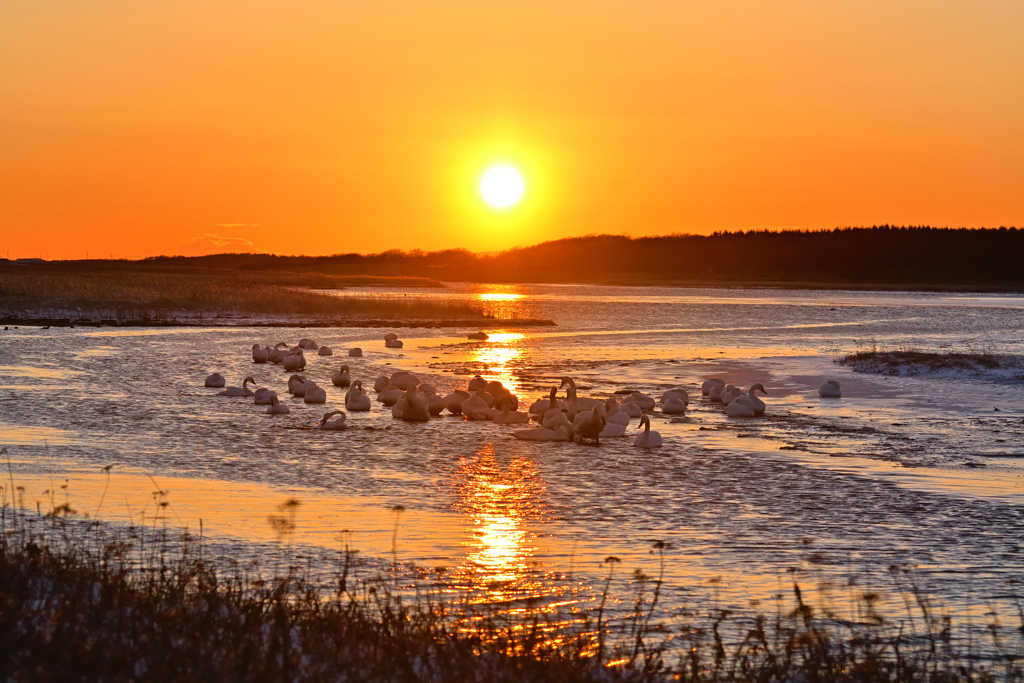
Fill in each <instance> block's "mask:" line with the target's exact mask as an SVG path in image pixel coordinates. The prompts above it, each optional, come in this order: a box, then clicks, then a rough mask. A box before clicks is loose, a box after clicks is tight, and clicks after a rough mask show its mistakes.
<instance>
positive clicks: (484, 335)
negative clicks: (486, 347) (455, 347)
mask: <svg viewBox="0 0 1024 683" xmlns="http://www.w3.org/2000/svg"><path fill="white" fill-rule="evenodd" d="M466 339H478V340H480V341H487V340H488V339H490V337H489V336H487V333H486V332H470V333H469V334H467V335H466Z"/></svg>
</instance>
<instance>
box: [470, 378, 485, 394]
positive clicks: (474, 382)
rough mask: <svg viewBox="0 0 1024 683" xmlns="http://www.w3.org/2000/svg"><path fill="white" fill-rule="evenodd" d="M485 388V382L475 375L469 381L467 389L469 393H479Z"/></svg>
mask: <svg viewBox="0 0 1024 683" xmlns="http://www.w3.org/2000/svg"><path fill="white" fill-rule="evenodd" d="M486 386H487V380H485V379H484V378H483V377H481V376H480V375H476V376H475V377H474V378H473V379H471V380H469V386H468V387H467V388H468V389H469V391H470V392H473V391H480V390H481V389H483V388H485V387H486Z"/></svg>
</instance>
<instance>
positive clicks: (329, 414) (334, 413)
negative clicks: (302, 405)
mask: <svg viewBox="0 0 1024 683" xmlns="http://www.w3.org/2000/svg"><path fill="white" fill-rule="evenodd" d="M335 415H341V419H342V421H344V419H345V417H346V415H345V411H343V410H332V411H331V412H329V413H326V414H325V415H324V416H323V418H321V420H320V422H319V423H318V424H324V423H325V422H327V421H328V420H329V419H331V418H332V417H334V416H335Z"/></svg>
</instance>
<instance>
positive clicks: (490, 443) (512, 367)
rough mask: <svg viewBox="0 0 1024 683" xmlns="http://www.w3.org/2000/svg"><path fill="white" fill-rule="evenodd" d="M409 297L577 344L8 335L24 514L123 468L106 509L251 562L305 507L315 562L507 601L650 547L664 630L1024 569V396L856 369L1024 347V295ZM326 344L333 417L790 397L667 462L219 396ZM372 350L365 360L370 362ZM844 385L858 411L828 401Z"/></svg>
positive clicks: (443, 336) (160, 332) (952, 591)
mask: <svg viewBox="0 0 1024 683" xmlns="http://www.w3.org/2000/svg"><path fill="white" fill-rule="evenodd" d="M359 293H360V292H359V290H348V291H346V292H342V293H341V295H351V294H359ZM395 293H396V294H403V293H404V292H401V291H396V292H395ZM409 295H410V296H444V297H448V298H452V297H463V298H467V299H475V300H478V301H481V302H482V303H483V305H484V306H485V307H487V308H488V310H490V311H491V312H493V313H495V314H498V315H501V316H505V317H524V318H550V319H553V320H555V321H556V322H557V323H558V327H555V328H539V329H510V330H504V331H502V330H493V332H494V334H492V337H491V339H490V340H489V341H487V342H468V341H467V340H466V339H465V333H466V332H467V331H470V330H455V331H452V330H447V331H446V330H420V329H407V330H399V332H400V334H401V335H402V337H403V338H404V339H405V348H404V349H402V350H395V349H385V348H384V347H383V342H382V341H379V337H381V336H382V335H383V332H384V330H366V329H315V330H303V329H274V330H255V329H156V330H142V329H139V330H136V329H132V330H117V329H98V330H97V329H89V328H85V329H82V328H79V329H74V330H70V329H57V328H54V329H50V330H40V329H20V330H10V331H7V332H4V333H2V334H3V337H2V338H0V339H2V343H0V389H2V393H0V443H2V444H6V445H9V446H10V449H9V450H10V453H11V455H12V458H13V462H12V468H13V475H14V476H15V478H16V479H18V480H19V483H22V484H24V485H25V487H26V500H27V502H26V504H27V505H29V506H30V507H34V505H35V502H34V501H36V500H40V499H42V498H43V497H42V495H41V491H42V490H43V489H44V488H51V489H52V488H53V482H54V480H55V479H60V478H63V477H69V478H70V483H69V489H68V490H69V492H70V493H69V495H71V496H75V497H77V498H75V500H78V501H80V505H79V507H82V508H84V509H92V508H93V506H94V505H95V504H96V502H97V495H98V493H99V491H100V490H102V487H103V486H104V485H105V481H106V479H105V477H103V476H100V475H99V474H98V472H99V468H100V467H103V466H106V465H111V464H112V465H114V472H116V473H119V474H118V475H117V476H116V477H115V478H114V479H113V480H112V481H113V484H112V487H113V488H112V492H111V494H110V495H111V498H110V500H116V501H117V504H116V505H112V504H107V505H106V506H105V508H104V509H103V510H102V514H101V516H102V517H104V518H106V519H109V520H111V521H119V520H120V521H128V520H129V519H131V520H133V521H135V522H138V519H139V516H140V515H142V514H144V513H145V512H146V510H150V511H151V510H152V508H147V506H149V505H151V502H152V501H151V500H150V498H151V490H152V488H153V487H152V485H151V484H150V483H149V479H148V475H150V474H152V475H153V476H154V477H155V478H156V479H157V480H158V481H159V482H160V486H162V487H166V488H168V489H170V490H171V494H170V500H171V502H172V505H171V509H172V510H173V511H174V514H175V515H176V516H177V518H178V520H180V521H181V522H182V523H189V524H191V525H192V526H193V528H194V527H195V520H197V519H198V518H199V517H202V518H204V522H205V525H206V527H207V529H209V530H211V532H212V533H214V534H215V535H219V537H220V538H222V539H224V540H225V542H227V541H231V540H232V539H234V540H235V541H236V542H238V541H240V542H243V545H241V546H238V547H239V548H245V547H250V548H251V547H257V546H259V544H264V543H270V542H271V541H272V540H273V538H274V537H273V535H272V533H271V530H270V528H269V526H268V525H267V523H266V519H267V515H268V514H273V512H274V510H275V507H276V505H277V504H278V503H280V502H281V501H282V500H283V499H285V498H287V497H296V498H298V499H299V500H301V501H302V502H303V505H302V507H301V508H300V512H299V514H298V517H297V521H298V524H299V529H298V531H297V533H296V535H295V537H294V539H293V540H294V541H295V542H296V543H298V544H300V546H301V547H305V548H306V549H307V551H308V552H309V553H313V554H315V553H322V552H324V549H325V548H336V547H337V544H338V540H337V539H338V536H339V533H340V532H341V530H343V529H345V530H348V533H347V534H346V538H350V539H351V542H352V543H353V545H354V546H355V547H356V548H359V549H360V550H361V551H362V552H363V554H364V555H365V556H367V557H368V558H370V561H371V562H378V563H379V566H381V567H390V566H391V563H392V562H393V561H396V560H397V561H398V562H399V563H405V562H408V561H414V562H416V563H417V564H418V565H420V567H422V568H426V569H429V570H432V574H431V576H432V577H434V578H432V579H431V581H433V582H434V583H435V586H436V587H437V588H438V589H439V590H458V589H461V588H472V589H473V590H476V591H478V594H479V599H481V600H488V601H517V600H522V599H524V598H529V597H540V598H548V599H550V600H562V601H573V600H582V601H586V600H588V599H591V598H592V597H593V594H594V592H595V590H598V588H595V587H599V586H600V585H601V578H602V577H603V576H604V571H605V567H603V566H602V565H601V562H602V561H603V560H604V558H605V557H607V556H609V555H614V556H617V557H619V558H620V559H622V565H623V567H624V568H625V571H622V572H621V573H620V575H621V576H623V577H628V576H629V575H630V571H631V570H632V569H633V568H634V567H636V568H641V569H643V570H644V571H646V572H647V573H648V574H655V573H656V572H657V560H656V556H655V555H652V554H651V553H650V548H651V543H652V541H654V540H664V541H666V542H668V544H669V545H668V550H667V553H666V558H667V564H666V588H665V597H666V601H665V603H664V604H665V605H666V613H672V612H673V611H678V610H682V609H684V608H685V609H703V608H706V607H708V606H710V605H712V604H716V605H719V606H726V607H733V608H739V609H742V608H744V607H746V606H747V605H748V601H749V600H753V599H765V598H768V597H770V596H771V595H773V594H775V593H777V591H778V590H779V589H780V587H784V586H785V585H786V584H787V582H788V581H789V580H790V578H791V574H790V570H791V569H793V568H796V569H798V570H799V573H798V574H797V576H799V577H803V580H805V581H806V582H809V583H814V582H817V581H820V580H823V579H828V580H844V579H845V578H847V577H849V576H850V575H854V574H856V575H860V576H861V577H862V578H861V584H862V585H864V584H874V585H879V586H881V587H884V586H886V585H889V584H888V582H889V578H888V576H887V573H886V570H887V568H888V567H889V566H890V565H898V564H905V563H911V564H916V565H919V566H920V567H921V577H922V580H924V581H925V582H926V584H927V588H928V589H929V590H930V591H931V592H932V593H934V594H935V595H936V597H937V598H938V600H939V602H941V603H942V604H944V605H945V607H946V609H948V610H949V611H950V612H951V613H952V614H954V615H955V616H956V615H960V616H968V615H972V616H977V615H979V614H981V613H983V612H985V611H987V610H988V609H990V608H992V607H993V605H996V604H997V603H999V601H1000V600H1002V599H1003V598H1005V596H1006V585H1007V584H1006V582H1007V581H1009V580H1011V579H1014V578H1015V577H1017V576H1019V575H1020V573H1021V570H1022V569H1024V562H1022V555H1021V550H1022V549H1021V539H1022V538H1024V507H1022V505H1021V504H1022V503H1024V468H1022V467H1021V463H1022V462H1024V461H1022V460H1021V458H1020V456H1021V455H1022V454H1024V411H1022V405H1024V401H1022V399H1024V388H1022V383H1020V382H1017V383H1013V382H1004V383H997V382H991V381H987V380H986V379H985V378H965V379H929V378H922V377H918V378H907V377H881V376H872V375H855V374H852V373H850V372H849V371H848V370H846V369H844V368H840V367H838V366H835V365H833V364H832V362H831V361H832V358H833V354H834V353H837V352H845V351H850V350H852V349H853V348H854V347H855V346H857V345H858V344H862V343H868V340H873V341H874V343H878V344H880V345H892V346H896V345H899V344H913V345H916V346H920V347H924V348H926V349H938V348H940V347H951V348H966V347H969V346H970V347H975V348H976V347H987V348H991V349H994V350H997V351H1000V352H1006V353H1017V354H1021V353H1024V343H1022V340H1021V338H1020V330H1021V329H1024V300H1022V299H1021V298H1017V297H1008V296H1007V297H999V296H988V295H986V296H976V295H934V294H902V293H851V292H806V291H788V290H779V291H765V290H756V291H746V290H679V289H654V288H609V287H589V286H539V285H529V286H518V285H515V286H513V285H503V286H490V285H487V286H484V285H479V286H468V285H467V286H453V287H452V288H449V289H447V290H444V291H443V292H439V293H435V294H427V295H424V294H422V293H409ZM489 331H491V330H489ZM303 336H309V337H313V338H314V339H316V341H317V342H318V343H321V344H328V345H330V346H331V347H333V348H334V350H335V352H336V353H337V354H338V355H336V356H334V357H331V358H325V357H317V356H315V355H312V356H309V365H308V367H307V369H306V372H305V374H306V375H307V376H308V377H310V378H311V379H313V380H315V381H317V382H318V383H319V384H320V385H321V386H323V387H325V388H327V391H328V396H329V399H328V405H327V406H326V409H331V408H333V407H335V406H337V407H341V405H342V404H343V390H340V389H336V388H334V387H333V386H331V383H330V374H331V372H332V371H333V369H334V368H336V367H337V366H339V365H341V364H342V363H345V364H348V365H350V366H351V367H352V369H353V372H352V374H353V377H354V378H360V379H363V380H364V383H366V384H372V381H373V379H374V378H375V377H376V376H378V375H380V374H384V373H387V374H390V373H391V372H393V371H394V370H395V369H398V368H403V369H408V370H412V371H415V372H416V373H417V374H418V375H419V376H420V377H421V379H423V380H424V381H430V382H431V383H433V384H435V385H436V386H437V387H438V388H439V390H443V391H448V390H449V389H451V388H455V387H457V386H458V387H461V386H463V385H464V383H465V382H466V380H467V378H468V376H470V375H472V374H475V373H478V372H479V373H481V374H483V375H484V376H485V377H488V378H497V379H500V380H501V381H502V382H504V383H505V384H506V386H508V387H509V388H511V389H512V390H513V391H514V392H516V393H517V394H518V395H520V396H521V397H522V398H525V399H526V400H525V401H524V403H526V404H527V405H528V404H529V402H531V401H532V400H533V399H534V398H536V397H539V396H540V395H541V394H545V393H546V390H547V388H548V387H549V386H551V385H552V384H557V382H558V378H559V377H561V376H564V375H571V376H573V377H574V378H575V379H576V381H577V383H578V384H579V385H580V387H581V392H585V393H589V394H593V395H597V396H606V395H610V394H611V393H612V392H615V391H620V390H624V389H638V390H642V391H646V392H649V393H651V394H655V395H658V394H660V393H661V391H663V390H664V389H665V388H668V387H670V386H678V385H683V386H685V387H687V388H688V389H690V391H691V396H693V395H694V394H698V395H699V388H698V387H699V383H700V382H701V381H703V379H705V378H707V377H710V376H718V377H722V378H723V379H725V380H726V381H728V382H733V383H736V384H740V385H744V386H749V384H751V383H753V382H756V381H760V382H763V383H764V384H765V386H766V387H767V389H768V392H769V394H770V395H769V397H767V398H766V401H767V402H768V403H769V408H768V414H767V416H766V417H765V418H764V419H758V420H731V419H728V418H726V417H725V416H724V415H723V414H722V411H721V409H720V408H718V407H715V406H713V405H711V404H708V403H706V402H704V401H702V400H701V399H699V398H697V399H695V403H694V404H693V405H692V406H691V410H690V411H689V412H688V413H687V415H686V416H685V417H684V418H670V417H669V416H664V415H661V414H660V413H656V414H654V415H653V418H654V419H653V422H654V428H655V429H657V430H659V431H661V432H662V434H663V435H664V436H665V437H666V445H665V447H663V448H662V449H660V450H658V451H652V452H648V451H640V450H638V449H634V448H633V447H632V446H631V443H632V435H630V436H629V437H628V438H623V439H608V440H605V441H604V442H603V443H602V444H601V446H600V447H589V446H578V445H572V444H538V443H530V442H519V441H515V440H513V439H512V438H511V437H510V436H509V432H510V431H512V429H514V428H512V427H504V426H499V425H493V424H489V423H472V422H464V421H462V419H461V418H457V417H444V418H440V419H435V420H432V421H431V422H430V423H427V424H404V423H401V422H399V421H395V420H393V419H392V418H391V417H390V409H385V408H383V407H381V406H380V405H379V404H377V403H375V405H374V409H373V411H372V412H371V413H369V414H351V413H350V414H349V422H350V423H351V424H352V425H353V426H354V427H356V428H354V429H349V430H346V431H344V432H338V433H321V432H313V431H307V430H306V429H301V427H308V426H310V425H312V424H313V423H314V422H315V421H316V419H317V418H318V417H319V416H320V415H321V414H322V413H323V412H325V407H324V406H307V405H305V404H303V403H302V402H301V400H294V399H293V400H292V401H291V405H292V410H293V412H292V413H291V415H288V416H279V417H270V416H267V415H265V414H263V410H264V409H263V408H262V407H256V406H253V405H252V404H251V399H248V400H247V399H227V398H218V397H215V396H213V394H214V393H215V390H210V389H204V388H203V386H202V384H203V379H204V378H205V376H206V375H207V374H208V373H209V372H212V371H215V370H216V371H219V372H221V373H223V374H224V375H225V376H226V377H227V379H228V384H229V385H240V384H241V380H242V379H243V378H244V377H245V376H246V375H252V376H253V377H255V379H256V380H257V382H258V383H259V384H260V385H262V386H268V387H270V388H272V389H275V390H277V391H278V392H279V393H280V394H281V395H282V396H285V395H286V391H285V385H284V383H285V379H286V378H287V376H288V375H289V373H284V372H282V370H281V368H280V366H273V365H254V364H252V363H251V361H250V356H249V347H250V345H251V344H252V343H253V342H254V341H259V342H261V343H266V344H274V343H276V342H278V341H287V342H289V343H292V344H294V343H295V342H296V341H297V340H298V339H299V338H300V337H303ZM352 346H361V347H363V349H364V353H365V354H366V355H365V357H364V358H362V359H356V358H349V357H348V356H346V355H344V354H345V351H346V350H347V349H348V348H350V347H352ZM831 377H834V378H837V379H839V380H840V382H841V383H842V385H843V398H842V399H840V400H834V401H826V400H822V399H819V398H818V396H817V392H816V387H817V386H818V384H820V383H821V382H822V381H824V379H826V378H831ZM997 408H998V410H995V409H997ZM292 427H300V429H294V428H292ZM631 431H632V430H631ZM1014 456H1016V457H1014ZM122 499H123V504H122V502H121V501H122ZM395 506H402V508H404V511H396V510H395V509H394V507H395ZM396 525H397V526H396ZM246 544H248V545H246ZM239 552H241V551H239ZM409 576H413V574H409ZM719 577H720V578H721V581H720V582H719V581H718V579H719ZM627 581H628V579H627V578H623V579H622V580H621V581H620V582H619V588H620V589H621V590H622V591H627V592H628V586H627ZM623 597H628V596H625V595H624V596H623ZM883 608H888V609H890V610H891V611H892V612H893V613H894V614H895V613H897V612H898V611H899V610H900V609H901V605H900V604H899V603H898V601H897V600H896V598H895V597H893V598H892V599H891V600H890V602H889V603H888V604H887V605H883Z"/></svg>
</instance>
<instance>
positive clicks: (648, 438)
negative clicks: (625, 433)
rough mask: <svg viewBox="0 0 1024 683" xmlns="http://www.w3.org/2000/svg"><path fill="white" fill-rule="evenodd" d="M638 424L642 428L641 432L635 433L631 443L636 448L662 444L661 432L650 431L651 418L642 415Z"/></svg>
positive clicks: (653, 446)
mask: <svg viewBox="0 0 1024 683" xmlns="http://www.w3.org/2000/svg"><path fill="white" fill-rule="evenodd" d="M640 426H641V427H643V428H644V433H643V434H637V435H636V438H635V439H633V445H634V446H636V447H637V448H658V447H659V446H661V444H662V438H661V434H659V433H658V432H652V431H651V418H649V417H647V416H646V415H644V416H643V417H641V418H640Z"/></svg>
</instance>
